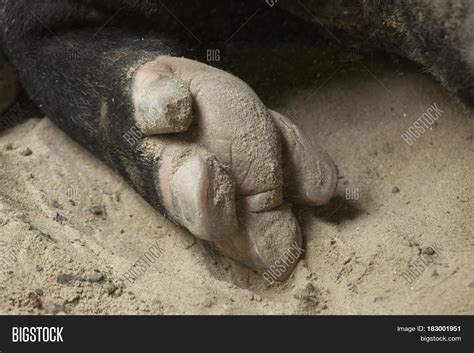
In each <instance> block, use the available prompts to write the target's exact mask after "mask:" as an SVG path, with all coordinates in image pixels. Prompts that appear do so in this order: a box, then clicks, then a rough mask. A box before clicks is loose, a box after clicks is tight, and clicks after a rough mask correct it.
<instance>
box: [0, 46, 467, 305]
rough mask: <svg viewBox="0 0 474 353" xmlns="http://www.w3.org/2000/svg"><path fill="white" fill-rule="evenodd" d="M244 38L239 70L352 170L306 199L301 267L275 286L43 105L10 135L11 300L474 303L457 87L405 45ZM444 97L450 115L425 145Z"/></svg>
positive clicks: (2, 225) (7, 274)
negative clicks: (95, 151) (83, 143)
mask: <svg viewBox="0 0 474 353" xmlns="http://www.w3.org/2000/svg"><path fill="white" fill-rule="evenodd" d="M242 45H243V44H242ZM233 49H234V56H232V61H230V60H228V64H230V65H231V66H232V67H233V71H234V72H235V73H237V74H238V75H239V76H241V77H243V78H244V79H246V80H247V81H248V82H250V84H251V85H252V86H253V87H254V88H255V89H256V91H257V92H258V93H259V94H260V95H261V96H262V98H263V99H264V101H265V102H266V103H267V104H268V105H269V106H270V107H271V108H274V109H276V110H279V111H280V112H282V113H285V114H287V115H289V116H290V117H291V118H292V119H294V121H296V123H297V124H298V125H299V126H300V127H302V128H303V130H304V131H305V132H306V133H307V134H309V135H310V136H312V137H314V139H316V140H317V141H318V142H319V143H321V144H322V145H323V146H325V147H326V149H327V150H328V151H329V152H330V153H331V155H332V156H333V158H334V159H335V161H336V162H337V164H338V168H339V171H340V175H341V177H340V183H339V186H338V191H337V196H336V197H335V199H334V200H333V201H332V202H331V203H330V204H329V205H328V206H325V207H322V208H317V209H316V208H315V209H299V210H296V213H297V214H298V218H299V219H300V222H301V225H302V230H303V234H304V236H305V247H306V253H305V256H304V259H303V260H302V261H301V262H300V264H299V265H298V266H297V268H296V270H295V271H294V273H293V275H292V276H291V278H290V279H289V280H288V281H286V282H285V283H282V284H276V285H268V284H266V283H265V281H264V280H263V279H262V278H261V277H260V276H258V275H257V274H255V273H253V272H251V271H250V270H248V269H246V268H244V267H242V266H240V265H239V264H236V263H234V262H233V261H231V260H228V259H225V258H223V257H222V256H220V255H219V254H217V253H216V252H215V251H213V250H212V249H211V248H210V247H209V246H207V245H206V244H205V243H204V242H201V241H197V240H196V239H195V238H194V237H193V236H191V235H190V234H189V233H187V232H186V231H184V230H183V229H180V228H179V227H176V226H175V225H173V224H172V223H170V222H169V221H167V220H166V219H164V217H162V216H161V215H160V214H158V213H157V212H155V211H154V210H153V209H152V208H151V207H150V206H148V205H147V204H146V203H145V202H144V201H143V200H142V199H141V198H140V197H139V196H138V195H137V194H136V193H135V192H134V191H133V190H132V189H131V188H129V187H128V186H127V185H126V184H125V183H124V182H123V181H122V179H121V178H120V177H118V176H116V175H115V174H114V173H113V172H112V171H111V170H110V169H109V168H108V167H107V166H105V165H104V164H102V163H101V162H99V161H97V160H96V159H95V158H94V157H93V156H91V155H90V154H88V153H87V152H85V151H84V150H83V149H82V148H81V147H80V146H78V145H77V144H76V143H74V142H73V141H72V140H71V139H69V138H68V137H67V136H65V135H64V134H63V133H62V132H61V131H60V130H59V129H58V128H56V127H55V126H54V125H53V124H52V123H51V122H50V120H48V119H47V118H44V119H30V120H28V121H26V122H24V123H23V124H21V125H19V126H16V127H15V128H13V129H10V130H8V131H5V132H3V133H2V134H1V135H0V180H1V183H0V256H1V257H0V266H1V269H0V312H1V313H2V314H5V313H23V314H26V313H41V314H43V313H59V314H62V313H67V314H224V313H225V314H277V313H285V314H294V313H298V314H317V313H320V314H373V313H376V314H474V277H473V273H474V261H473V260H474V237H473V226H474V217H473V205H474V153H473V152H474V145H473V136H474V124H473V123H472V122H471V121H469V120H468V118H467V117H466V115H464V114H463V112H462V109H461V108H460V107H459V106H458V105H457V103H456V102H455V101H454V99H452V98H451V97H449V95H448V94H447V93H446V92H445V91H444V90H443V88H442V87H440V86H439V85H438V84H437V83H436V82H435V81H434V80H433V79H432V78H431V77H429V76H428V75H426V74H424V73H422V72H421V70H420V69H419V68H417V67H414V66H412V65H410V64H407V63H405V62H403V61H400V60H399V59H397V58H391V57H371V56H366V57H363V58H362V57H359V54H358V53H350V52H343V53H341V52H337V53H335V52H331V51H329V50H323V49H322V48H318V47H315V46H314V45H313V44H311V45H309V44H305V43H293V44H286V45H272V44H267V46H266V47H263V48H262V47H260V48H257V46H255V48H253V47H252V46H249V45H245V51H242V50H241V49H242V48H240V47H239V44H235V45H234V46H233ZM231 53H232V51H231ZM249 56H250V57H251V58H252V60H248V59H246V58H248V57H249ZM224 60H225V58H224ZM243 62H245V64H242V63H243ZM239 63H240V64H239ZM433 103H436V105H437V106H438V107H439V108H441V109H442V110H443V111H444V112H443V114H442V116H441V117H440V118H439V119H438V120H437V125H434V126H433V127H432V128H431V129H427V131H425V132H424V134H422V136H420V137H419V138H418V139H417V140H416V141H415V142H414V143H413V144H412V145H411V146H409V145H408V144H406V143H405V142H404V141H403V140H402V139H401V137H400V136H401V134H402V133H404V132H405V130H407V129H408V128H409V127H410V126H412V125H413V123H414V122H415V121H416V119H418V117H419V116H420V115H421V114H423V113H424V112H425V111H426V110H427V109H428V108H429V107H430V106H432V104H433ZM28 149H29V150H28ZM30 151H31V152H32V153H31V154H30ZM395 187H396V188H395ZM394 188H395V189H394ZM395 191H399V192H395ZM144 256H145V258H144ZM145 259H148V260H145ZM137 261H138V262H139V263H137ZM135 263H137V264H136V265H135V266H133V265H134V264H135ZM140 265H141V266H140ZM410 265H413V266H415V267H417V269H414V272H415V273H416V274H413V275H410V276H409V275H407V271H408V270H409V268H410ZM413 266H411V268H412V269H413ZM132 267H133V268H134V269H135V270H134V271H133V270H132V272H133V273H134V274H131V273H132V272H130V271H129V270H130V268H132ZM131 279H132V280H133V279H134V281H133V283H132V281H131ZM35 291H36V292H35Z"/></svg>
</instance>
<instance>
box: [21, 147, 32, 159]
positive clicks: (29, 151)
mask: <svg viewBox="0 0 474 353" xmlns="http://www.w3.org/2000/svg"><path fill="white" fill-rule="evenodd" d="M20 154H21V155H22V156H25V157H27V156H31V155H32V154H33V151H32V150H31V149H29V148H28V147H27V148H25V149H24V150H23V151H21V152H20Z"/></svg>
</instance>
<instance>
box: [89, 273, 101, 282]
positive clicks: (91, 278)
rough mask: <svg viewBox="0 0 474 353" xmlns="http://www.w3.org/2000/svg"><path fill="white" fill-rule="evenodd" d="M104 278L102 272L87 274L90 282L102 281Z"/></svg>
mask: <svg viewBox="0 0 474 353" xmlns="http://www.w3.org/2000/svg"><path fill="white" fill-rule="evenodd" d="M103 279H104V275H103V274H102V273H100V272H94V273H91V274H90V275H88V276H87V280H88V281H89V282H90V283H96V282H100V281H102V280H103Z"/></svg>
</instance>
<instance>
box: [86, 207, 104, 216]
mask: <svg viewBox="0 0 474 353" xmlns="http://www.w3.org/2000/svg"><path fill="white" fill-rule="evenodd" d="M89 212H90V213H92V214H95V215H96V216H101V215H103V214H104V209H103V208H102V206H97V205H94V206H91V207H89Z"/></svg>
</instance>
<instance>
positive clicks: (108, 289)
mask: <svg viewBox="0 0 474 353" xmlns="http://www.w3.org/2000/svg"><path fill="white" fill-rule="evenodd" d="M104 289H105V291H106V292H107V294H108V295H112V294H114V292H115V291H116V290H117V286H116V285H115V284H113V283H110V282H107V283H106V284H105V285H104Z"/></svg>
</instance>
